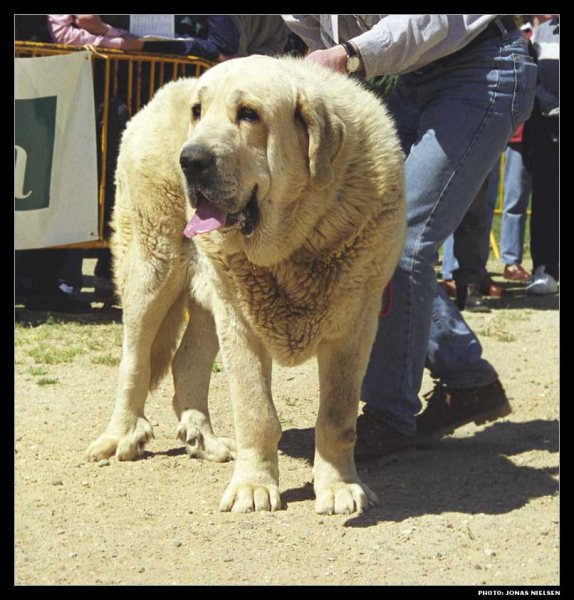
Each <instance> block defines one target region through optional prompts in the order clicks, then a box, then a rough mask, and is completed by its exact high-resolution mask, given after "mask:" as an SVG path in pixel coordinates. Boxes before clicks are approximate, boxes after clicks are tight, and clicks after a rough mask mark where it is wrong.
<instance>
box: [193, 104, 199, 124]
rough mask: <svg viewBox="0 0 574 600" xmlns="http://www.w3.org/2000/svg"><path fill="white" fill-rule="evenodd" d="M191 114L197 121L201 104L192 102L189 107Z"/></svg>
mask: <svg viewBox="0 0 574 600" xmlns="http://www.w3.org/2000/svg"><path fill="white" fill-rule="evenodd" d="M191 116H192V117H193V120H194V121H197V120H198V119H200V118H201V104H194V105H193V106H192V107H191Z"/></svg>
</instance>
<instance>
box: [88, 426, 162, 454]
mask: <svg viewBox="0 0 574 600" xmlns="http://www.w3.org/2000/svg"><path fill="white" fill-rule="evenodd" d="M151 439H153V430H152V427H151V425H150V424H149V422H148V421H147V419H145V418H142V417H139V418H138V420H137V425H136V427H135V428H134V429H133V431H131V432H130V433H127V434H126V435H113V434H110V433H104V434H103V435H101V436H100V437H99V438H98V439H97V440H96V441H95V442H93V443H92V444H91V445H90V446H89V447H88V449H87V451H86V459H87V460H91V461H99V460H102V459H104V458H110V457H111V456H113V455H114V454H115V455H116V458H117V459H118V460H137V459H138V458H140V457H141V456H142V454H143V452H144V448H145V445H146V444H147V443H148V442H149V441H150V440H151Z"/></svg>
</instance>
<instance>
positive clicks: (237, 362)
mask: <svg viewBox="0 0 574 600" xmlns="http://www.w3.org/2000/svg"><path fill="white" fill-rule="evenodd" d="M216 322H217V330H218V336H219V343H220V347H221V351H222V355H223V360H224V365H225V371H226V374H227V375H228V377H229V384H230V388H231V400H232V404H233V415H234V421H235V437H236V445H237V454H236V461H235V471H234V473H233V478H232V480H231V482H230V484H229V485H228V487H227V490H226V491H225V493H224V495H223V498H222V500H221V503H220V506H219V508H220V510H222V511H226V512H227V511H233V512H251V511H254V510H255V511H259V510H269V511H275V510H279V509H280V508H281V499H280V497H279V488H278V485H279V464H278V457H277V448H278V444H279V438H280V437H281V425H280V423H279V419H278V417H277V412H276V410H275V406H274V405H273V398H272V396H271V358H270V356H269V354H268V353H267V351H266V350H265V348H264V346H263V344H262V343H261V342H260V340H259V339H258V338H257V337H256V336H255V334H254V333H253V331H252V330H251V329H250V328H249V326H248V324H247V323H246V322H245V321H244V319H243V318H242V317H241V316H240V315H237V314H229V313H227V314H225V316H220V317H219V318H217V317H216Z"/></svg>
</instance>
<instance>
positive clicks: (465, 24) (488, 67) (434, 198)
mask: <svg viewBox="0 0 574 600" xmlns="http://www.w3.org/2000/svg"><path fill="white" fill-rule="evenodd" d="M333 17H335V16H334V15H287V16H285V17H284V18H285V20H286V22H287V25H288V26H289V27H291V28H292V29H293V31H294V32H295V33H297V34H298V35H299V36H300V37H302V38H303V40H304V41H305V42H306V43H307V45H308V46H309V48H310V49H311V51H312V52H311V53H310V54H309V55H308V56H307V59H306V60H314V61H315V62H318V63H321V64H323V65H324V66H326V67H328V68H331V69H335V70H337V71H340V72H349V73H350V74H357V73H359V74H362V75H363V76H365V77H366V78H370V77H374V76H380V75H400V77H399V83H398V86H397V88H396V90H395V91H394V93H393V94H392V95H391V96H390V98H389V99H388V100H387V105H388V108H389V110H390V111H391V113H392V114H393V116H394V118H395V121H396V123H397V127H398V131H399V134H400V136H401V141H402V144H403V148H404V151H405V153H406V156H407V158H406V163H405V175H406V193H407V237H406V243H405V247H404V251H403V255H402V258H401V260H400V262H399V265H398V267H397V270H396V273H395V275H394V277H393V280H392V296H393V301H392V309H391V311H390V313H389V314H388V316H386V317H384V318H381V319H380V324H379V331H378V334H377V337H376V340H375V344H374V347H373V350H372V353H371V357H370V362H369V366H368V368H367V373H366V376H365V379H364V383H363V389H362V400H363V401H364V402H365V406H364V409H363V413H362V414H361V415H360V416H359V419H358V421H357V443H356V446H355V457H356V459H357V460H365V459H372V458H375V457H379V456H384V455H388V454H391V453H393V452H395V451H397V450H401V449H403V448H406V447H409V446H413V445H414V444H416V442H417V440H418V439H420V438H421V437H427V436H435V435H436V436H440V435H443V434H446V433H450V432H452V431H453V430H454V429H455V428H456V427H458V426H460V425H462V424H465V423H468V422H470V421H475V422H483V421H485V420H491V419H494V418H497V417H499V416H503V415H505V414H508V413H509V412H510V407H509V404H508V400H507V398H506V395H505V393H504V390H503V388H502V385H501V384H500V382H499V380H498V374H497V372H496V370H495V369H494V367H493V366H492V365H491V364H490V363H489V362H488V361H487V360H485V359H484V358H483V356H482V348H481V345H480V342H479V341H478V339H477V337H476V335H475V334H474V333H473V331H472V330H471V328H470V327H469V326H468V324H467V323H466V322H465V320H464V318H463V317H462V314H461V312H460V311H459V310H458V309H457V308H456V306H455V305H454V303H453V302H452V301H451V300H450V299H449V298H448V296H447V294H446V293H445V292H444V290H442V288H441V286H440V285H438V282H437V278H436V272H435V270H434V262H435V259H436V256H437V253H438V250H439V248H440V247H441V246H442V244H443V243H444V241H445V240H446V239H447V237H448V236H449V235H450V234H452V233H453V232H454V230H455V229H456V228H457V226H458V224H459V223H460V222H461V220H462V218H463V217H464V215H465V214H466V212H467V210H468V208H469V206H470V204H471V203H472V201H473V200H474V198H475V197H476V195H477V193H478V191H479V189H480V187H481V185H482V183H483V181H484V180H485V178H486V176H487V175H488V173H489V172H490V170H491V169H492V167H493V166H494V164H495V162H496V160H497V159H498V157H499V156H500V155H501V153H502V152H503V150H504V148H505V147H506V144H507V142H508V140H509V139H510V137H511V136H512V133H513V132H514V131H515V130H516V128H517V127H518V125H519V124H520V123H522V122H523V121H524V120H525V119H526V118H527V117H528V116H529V115H530V112H531V110H532V105H533V101H534V94H535V86H536V65H535V64H534V63H533V61H532V59H531V58H530V56H529V55H528V50H527V47H526V41H525V40H524V39H523V38H522V36H521V35H520V32H519V31H518V28H517V27H516V25H515V22H514V19H513V18H512V17H510V16H506V17H504V16H500V15H339V16H338V19H337V21H336V22H335V23H334V22H333ZM328 18H331V22H330V23H329V22H328V20H327V19H328ZM324 30H327V31H326V32H325V31H324ZM322 34H323V35H322ZM336 38H338V39H336ZM341 42H342V43H341ZM357 57H358V58H359V61H358V62H359V66H358V67H357V60H356V59H357ZM425 367H427V368H428V369H430V372H431V375H432V376H433V378H435V379H436V380H437V384H436V387H435V389H434V391H433V392H432V394H431V395H430V396H429V399H428V404H427V407H426V409H425V410H424V411H423V412H421V413H420V414H419V415H418V416H417V413H419V412H420V411H421V408H422V402H421V400H420V398H419V392H420V389H421V385H422V378H423V372H424V368H425Z"/></svg>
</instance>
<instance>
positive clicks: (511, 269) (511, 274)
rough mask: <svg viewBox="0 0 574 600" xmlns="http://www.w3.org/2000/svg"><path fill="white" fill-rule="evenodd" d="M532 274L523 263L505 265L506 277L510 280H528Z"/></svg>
mask: <svg viewBox="0 0 574 600" xmlns="http://www.w3.org/2000/svg"><path fill="white" fill-rule="evenodd" d="M530 275H531V273H529V272H528V271H527V270H526V269H524V268H523V267H522V265H506V266H505V267H504V279H508V280H510V281H526V279H528V278H529V277H530Z"/></svg>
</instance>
